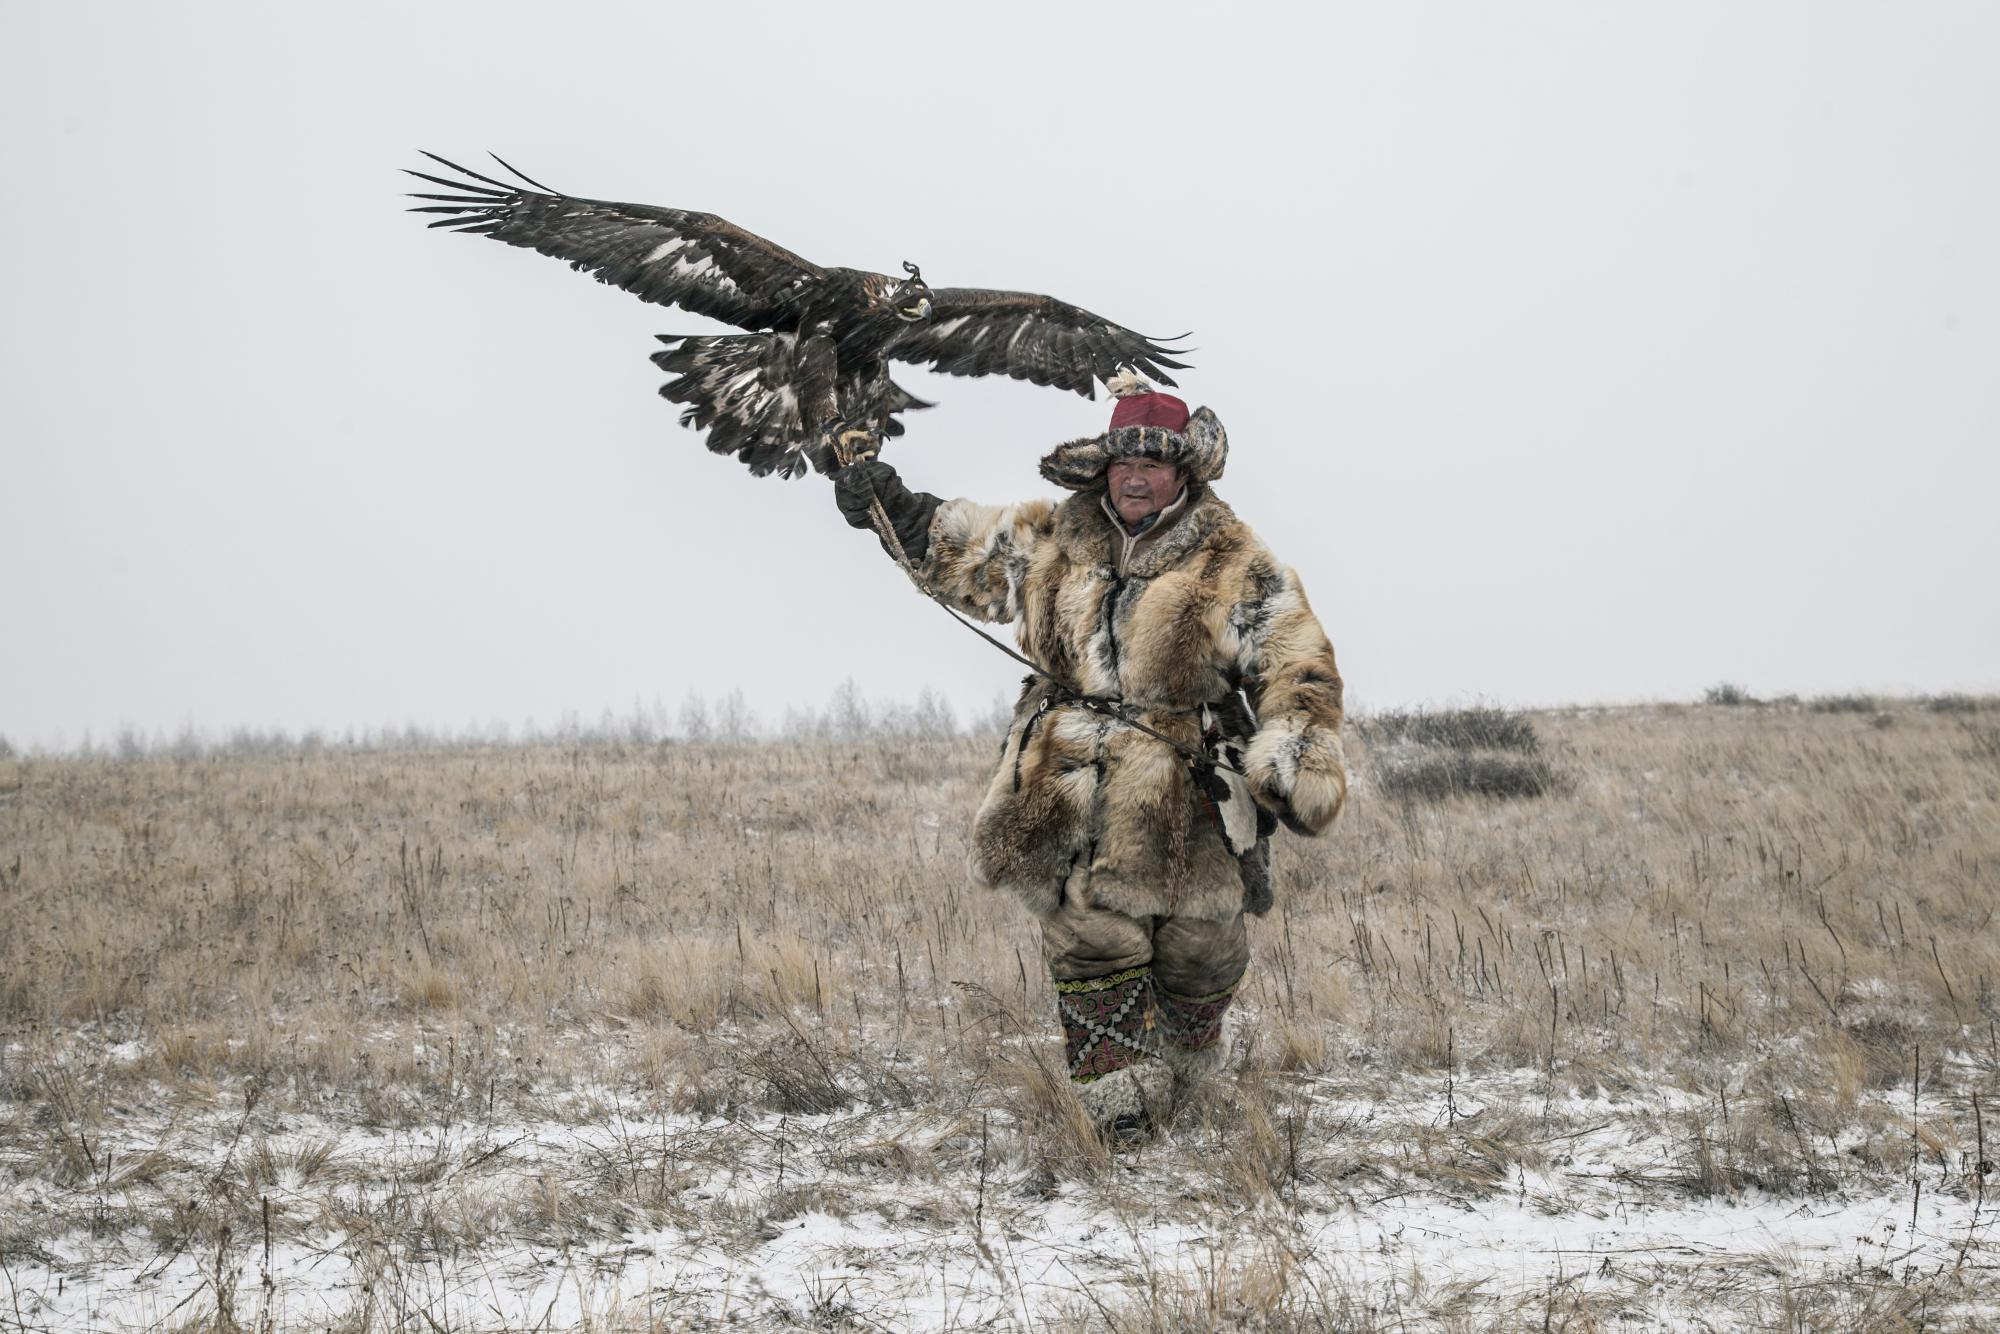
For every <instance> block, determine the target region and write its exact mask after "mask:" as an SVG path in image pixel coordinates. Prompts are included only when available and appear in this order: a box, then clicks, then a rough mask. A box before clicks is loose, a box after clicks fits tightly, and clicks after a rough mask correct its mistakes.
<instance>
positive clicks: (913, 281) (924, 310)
mask: <svg viewBox="0 0 2000 1334" xmlns="http://www.w3.org/2000/svg"><path fill="white" fill-rule="evenodd" d="M903 272H905V273H907V274H909V275H910V276H909V277H907V278H905V279H903V281H901V282H899V283H897V284H896V286H895V288H894V289H893V290H891V291H890V293H889V298H888V306H889V309H891V310H893V311H895V312H896V318H897V319H899V320H901V321H903V322H904V323H905V324H915V323H917V322H918V321H919V320H927V319H929V318H930V317H931V289H930V284H928V283H926V282H925V281H924V274H923V270H921V269H919V268H918V267H917V266H916V265H914V264H912V263H910V261H908V260H907V259H906V260H904V261H903Z"/></svg>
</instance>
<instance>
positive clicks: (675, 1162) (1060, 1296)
mask: <svg viewBox="0 0 2000 1334" xmlns="http://www.w3.org/2000/svg"><path fill="white" fill-rule="evenodd" d="M1260 1078H1261V1080H1262V1082H1261V1083H1259V1084H1257V1086H1256V1087H1255V1088H1252V1087H1249V1086H1248V1085H1247V1084H1245V1083H1243V1082H1240V1081H1239V1080H1238V1079H1237V1078H1235V1077H1228V1078H1224V1079H1223V1080H1221V1081H1219V1082H1218V1083H1217V1085H1216V1086H1215V1087H1214V1088H1213V1089H1212V1091H1211V1093H1210V1094H1209V1096H1208V1098H1207V1101H1206V1103H1205V1104H1204V1106H1202V1107H1198V1108H1196V1109H1195V1110H1194V1111H1192V1112H1191V1113H1190V1114H1189V1115H1188V1116H1187V1117H1185V1118H1183V1120H1182V1122H1180V1123H1179V1124H1177V1125H1176V1126H1175V1128H1174V1130H1173V1131H1172V1132H1171V1133H1170V1134H1169V1135H1168V1136H1166V1137H1165V1138H1164V1139H1163V1140H1162V1141H1160V1142H1158V1143H1155V1144H1152V1145H1149V1146H1146V1147H1143V1148H1140V1149H1136V1150H1133V1151H1129V1152H1126V1153H1122V1154H1120V1155H1118V1156H1117V1157H1116V1158H1114V1159H1111V1160H1109V1162H1108V1164H1107V1163H1102V1162H1100V1163H1099V1164H1098V1166H1097V1167H1096V1168H1095V1169H1094V1170H1079V1171H1076V1172H1065V1171H1055V1170H1051V1167H1050V1165H1049V1162H1048V1160H1047V1158H1046V1156H1045V1155H1041V1154H1038V1153H1037V1152H1036V1150H1035V1149H1034V1146H1033V1145H1032V1144H1031V1143H1030V1142H1029V1140H1028V1139H1027V1138H1025V1137H1024V1134H1023V1128H1022V1126H1021V1124H1020V1123H1019V1119H1018V1117H1017V1116H1016V1115H1015V1113H1014V1111H1012V1110H1010V1108H1009V1107H1008V1106H1007V1105H1006V1104H1005V1103H1004V1102H1002V1103H999V1104H997V1105H988V1106H981V1105H978V1103H977V1102H976V1101H968V1102H963V1103H960V1104H959V1105H956V1106H952V1107H935V1106H921V1105H906V1106H900V1107H881V1108H875V1109H870V1110H852V1111H846V1112H834V1113H820V1114H811V1115H783V1114H778V1113H775V1112H768V1111H757V1110H753V1109H750V1108H747V1107H744V1108H736V1109H732V1110H731V1111H730V1112H729V1113H728V1114H727V1115H722V1114H708V1115H703V1114H701V1113H700V1112H697V1111H682V1112H674V1111H671V1110H663V1104H662V1103H661V1101H660V1100H659V1099H658V1098H657V1097H654V1096H650V1095H648V1094H646V1093H645V1092H643V1091H642V1090H637V1089H618V1088H604V1087H597V1088H569V1089H555V1088H549V1089H545V1090H539V1091H537V1092H536V1094H535V1096H534V1099H532V1100H531V1101H535V1102H537V1103H538V1105H539V1107H540V1109H541V1114H540V1115H538V1116H532V1117H527V1116H513V1117H510V1116H506V1115H501V1116H497V1117H479V1118H472V1119H466V1120H460V1119H457V1118H456V1117H454V1118H453V1119H451V1120H448V1121H447V1120H441V1121H439V1122H437V1123H434V1124H414V1125H408V1126H404V1127H402V1128H398V1129H393V1130H391V1129H385V1128H372V1129H371V1128H367V1127H363V1126H358V1125H354V1124H343V1123H342V1122H341V1120H340V1119H339V1118H338V1117H330V1116H327V1115H323V1114H307V1113H302V1112H297V1111H283V1110H280V1111H263V1112H260V1111H256V1110H254V1109H253V1110H250V1111H246V1110H245V1109H244V1107H243V1106H242V1102H241V1100H240V1098H236V1097H235V1095H234V1094H233V1093H232V1092H231V1091H229V1090H220V1089H218V1090H215V1091H214V1096H213V1098H212V1099H211V1100H210V1102H209V1104H208V1105H207V1106H206V1107H203V1106H201V1105H199V1104H196V1103H191V1102H190V1101H189V1100H188V1099H187V1098H186V1096H185V1095H184V1093H183V1094H181V1095H177V1096H171V1097H170V1096H168V1093H167V1091H166V1090H161V1093H160V1097H159V1099H158V1101H157V1103H154V1104H151V1105H147V1104H144V1103H140V1102H129V1103H126V1104H123V1105H120V1106H118V1107H116V1108H113V1109H110V1110H109V1111H107V1113H106V1115H105V1117H104V1119H103V1120H102V1122H101V1123H100V1124H99V1126H98V1128H97V1137H96V1139H95V1141H94V1142H92V1143H90V1145H89V1147H88V1150H87V1153H86V1157H87V1158H88V1160H89V1161H90V1162H92V1163H94V1164H96V1170H95V1175H94V1176H93V1177H91V1179H89V1180H86V1181H75V1180H71V1181H67V1182H63V1181H58V1180H55V1179H53V1178H52V1175H51V1174H50V1173H49V1172H48V1171H46V1170H44V1171H42V1172H40V1173H38V1172H37V1171H35V1170H31V1169H32V1168H33V1166H34V1165H33V1164H31V1163H30V1162H29V1161H28V1160H27V1159H26V1158H25V1157H23V1156H21V1155H19V1154H18V1153H17V1154H15V1155H14V1157H13V1160H12V1161H11V1162H10V1163H8V1164H7V1166H8V1167H9V1168H10V1170H9V1171H8V1172H7V1173H6V1175H5V1177H4V1187H0V1214H4V1215H5V1216H7V1217H8V1218H9V1219H10V1220H11V1221H10V1222H9V1223H8V1224H7V1225H6V1226H7V1231H6V1235H7V1236H9V1237H10V1238H11V1239H12V1240H11V1241H10V1242H9V1244H8V1247H7V1252H6V1254H5V1257H4V1259H5V1265H4V1276H0V1327H4V1328H13V1327H18V1328H22V1329H148V1328H154V1327H158V1326H161V1325H163V1324H164V1325H167V1326H173V1325H175V1324H176V1323H177V1322H190V1321H193V1320H194V1319H195V1318H196V1317H201V1318H203V1319H213V1318H215V1317H216V1316H217V1315H218V1314H222V1315H225V1316H226V1317H227V1319H229V1320H234V1321H236V1322H240V1323H241V1324H242V1325H243V1326H245V1327H257V1326H260V1325H262V1326H267V1327H268V1326H274V1327H277V1328H321V1327H333V1326H347V1327H367V1328H412V1329H454V1330H459V1329H474V1328H496V1329H497V1328H525V1327H535V1328H543V1329H565V1328H573V1327H592V1328H634V1327H636V1328H647V1327H659V1328H686V1327H697V1328H699V1327H707V1326H714V1325H724V1324H735V1325H742V1326H745V1327H752V1328H756V1327H767V1326H773V1325H784V1324H788V1323H796V1324H800V1325H806V1326H814V1327H820V1328H856V1329H862V1328H881V1329H899V1330H900V1329H953V1328H987V1327H997V1328H1012V1327H1022V1328H1028V1327H1042V1326H1046V1325H1051V1324H1053V1325H1056V1326H1058V1327H1062V1326H1064V1325H1066V1324H1067V1325H1075V1326H1078V1327H1097V1326H1103V1327H1113V1328H1121V1329H1124V1328H1134V1327H1138V1328H1148V1327H1157V1328H1178V1327H1186V1326H1189V1325H1194V1326H1215V1325H1227V1324H1230V1323H1233V1322H1240V1323H1244V1324H1257V1323H1259V1322H1260V1321H1262V1322H1271V1321H1276V1322H1278V1323H1280V1324H1284V1325H1287V1326H1289V1325H1305V1326H1308V1327H1312V1326H1315V1325H1316V1324H1321V1323H1323V1324H1324V1325H1326V1326H1327V1327H1340V1328H1351V1327H1368V1326H1370V1325H1375V1324H1380V1325H1387V1326H1397V1325H1401V1324H1409V1323H1414V1324H1416V1325H1418V1326H1420V1327H1421V1326H1423V1325H1426V1324H1433V1323H1450V1322H1453V1321H1458V1322H1467V1321H1469V1322H1472V1323H1474V1324H1480V1323H1492V1322H1497V1323H1501V1324H1509V1323H1515V1322H1519V1323H1528V1322H1529V1321H1531V1320H1532V1321H1533V1322H1534V1323H1537V1324H1539V1323H1541V1322H1542V1320H1543V1319H1544V1318H1545V1317H1549V1318H1551V1319H1552V1320H1553V1321H1554V1322H1555V1323H1558V1324H1559V1323H1562V1322H1563V1321H1565V1320H1569V1319H1572V1318H1574V1317H1585V1318H1586V1319H1585V1323H1590V1324H1598V1325H1602V1324H1607V1323H1609V1324H1614V1325H1616V1327H1620V1328H1640V1329H1651V1328H1669V1329H1680V1328H1689V1329H1693V1328H1707V1327H1713V1326H1716V1325H1721V1326H1725V1327H1734V1326H1739V1325H1744V1324H1752V1325H1756V1324H1764V1323H1784V1321H1785V1320H1787V1319H1788V1318H1790V1317H1788V1316H1787V1315H1786V1314H1785V1313H1786V1312H1793V1313H1796V1314H1798V1315H1799V1316H1800V1320H1801V1323H1804V1324H1805V1325H1807V1326H1808V1327H1836V1326H1842V1325H1862V1324H1867V1323H1870V1322H1871V1317H1872V1315H1881V1316H1884V1317H1886V1316H1887V1315H1889V1314H1891V1313H1893V1314H1896V1315H1897V1316H1898V1318H1907V1319H1910V1320H1913V1321H1914V1320H1927V1321H1930V1322H1932V1323H1943V1324H1945V1325H1947V1326H1949V1325H1951V1324H1953V1323H1963V1324H1967V1325H1972V1326H1977V1325H1978V1324H1979V1323H1981V1322H1982V1320H1983V1319H1993V1318H2000V1305H1996V1304H1995V1294H1996V1292H2000V1231H1996V1227H1995V1222H1994V1217H1995V1214H1996V1212H2000V1182H1993V1183H1989V1185H1990V1186H1991V1188H1992V1193H1993V1194H1994V1196H1995V1197H1996V1198H1994V1199H1992V1200H1986V1201H1982V1199H1981V1192H1980V1189H1979V1187H1980V1184H1981V1178H1980V1175H1979V1173H1978V1171H1977V1165H1976V1164H1967V1163H1964V1162H1963V1161H1961V1160H1958V1159H1954V1158H1953V1157H1952V1156H1951V1154H1950V1153H1949V1152H1933V1151H1931V1150H1930V1149H1928V1148H1926V1147H1925V1146H1924V1143H1923V1141H1922V1131H1923V1127H1924V1125H1925V1123H1926V1122H1927V1120H1928V1119H1930V1118H1931V1117H1932V1116H1933V1114H1934V1113H1935V1112H1936V1111H1937V1108H1936V1107H1935V1106H1934V1105H1933V1104H1934V1103H1935V1100H1936V1099H1937V1098H1938V1097H1940V1096H1943V1095H1939V1094H1934V1093H1926V1094H1925V1095H1924V1098H1923V1099H1921V1100H1920V1101H1919V1103H1918V1104H1917V1105H1916V1106H1915V1107H1914V1108H1913V1107H1912V1105H1911V1101H1910V1096H1909V1094H1908V1092H1907V1091H1904V1092H1903V1093H1901V1094H1900V1095H1897V1094H1890V1093H1886V1092H1884V1093H1880V1094H1871V1095H1868V1097H1869V1098H1870V1100H1871V1105H1870V1106H1868V1107H1864V1108H1861V1109H1859V1110H1858V1111H1857V1115H1856V1117H1855V1124H1856V1126H1864V1125H1866V1124H1868V1123H1869V1122H1870V1118H1871V1116H1872V1117H1873V1119H1874V1123H1875V1124H1876V1125H1877V1126H1878V1127H1884V1126H1886V1127H1889V1128H1890V1131H1889V1132H1885V1133H1892V1132H1893V1128H1894V1126H1896V1125H1898V1124H1900V1125H1901V1126H1902V1127H1903V1132H1904V1133H1906V1134H1910V1135H1911V1139H1910V1143H1911V1146H1912V1148H1913V1150H1915V1151H1916V1152H1915V1154H1914V1165H1913V1166H1912V1164H1911V1163H1910V1162H1907V1161H1906V1162H1905V1163H1904V1165H1903V1167H1902V1168H1901V1169H1900V1170H1894V1171H1882V1170H1869V1169H1868V1168H1867V1167H1866V1166H1865V1165H1864V1163H1863V1162H1862V1158H1863V1154H1862V1152H1861V1144H1860V1141H1859V1138H1858V1137H1859V1136H1860V1135H1861V1133H1862V1132H1861V1131H1859V1130H1857V1131H1855V1132H1853V1135H1854V1136H1855V1137H1856V1138H1854V1140H1853V1142H1852V1143H1850V1142H1848V1141H1846V1140H1843V1139H1842V1137H1841V1136H1840V1135H1835V1136H1833V1137H1832V1138H1831V1140H1830V1141H1829V1142H1826V1143H1824V1144H1822V1145H1820V1146H1812V1145H1810V1144H1808V1143H1807V1142H1806V1139H1805V1136H1804V1135H1803V1134H1802V1135H1801V1139H1800V1151H1801V1153H1802V1154H1804V1155H1805V1156H1806V1158H1807V1159H1810V1160H1811V1161H1813V1162H1815V1163H1819V1164H1821V1170H1823V1173H1824V1175H1823V1176H1821V1177H1818V1178H1813V1177H1812V1176H1811V1175H1810V1173H1809V1174H1808V1176H1807V1179H1806V1187H1809V1188H1806V1187H1802V1188H1801V1189H1800V1190H1798V1191H1795V1192H1791V1193H1787V1194H1784V1195H1778V1194H1773V1193H1768V1192H1766V1191H1765V1190H1763V1189H1761V1188H1759V1187H1758V1186H1756V1185H1746V1184H1743V1183H1742V1182H1741V1181H1737V1182H1735V1183H1733V1184H1727V1185H1726V1186H1725V1187H1723V1188H1718V1187H1716V1186H1715V1185H1714V1184H1713V1183H1710V1184H1708V1185H1704V1183H1703V1181H1702V1179H1701V1177H1700V1174H1699V1171H1698V1166H1699V1161H1700V1154H1701V1153H1702V1152H1703V1151H1704V1150H1703V1145H1704V1144H1705V1143H1706V1140H1705V1138H1704V1137H1705V1136H1706V1135H1708V1134H1710V1133H1713V1134H1716V1135H1717V1136H1718V1137H1719V1136H1721V1135H1722V1134H1723V1133H1724V1132H1725V1128H1724V1127H1723V1126H1722V1124H1721V1122H1720V1121H1719V1120H1718V1117H1719V1116H1720V1115H1724V1114H1725V1113H1722V1112H1720V1111H1719V1109H1718V1108H1717V1107H1716V1106H1715V1105H1714V1103H1713V1101H1712V1100H1710V1099H1707V1098H1705V1097H1697V1096H1695V1095H1693V1094H1688V1093H1683V1092H1678V1091H1673V1090H1648V1091H1645V1092H1643V1093H1641V1092H1625V1093H1610V1092H1600V1093H1598V1094H1596V1095H1595V1096H1591V1097H1580V1096H1575V1095H1569V1096H1562V1097H1555V1098H1546V1097H1543V1096H1539V1095H1538V1094H1537V1092H1536V1079H1535V1077H1534V1076H1533V1074H1532V1073H1531V1072H1512V1073H1507V1074H1495V1075H1489V1076H1485V1077H1467V1078H1461V1079H1459V1080H1457V1081H1456V1082H1455V1084H1454V1086H1453V1088H1452V1089H1451V1090H1450V1092H1449V1094H1447V1093H1446V1091H1445V1090H1444V1089H1442V1088H1441V1087H1440V1085H1439V1082H1438V1081H1437V1080H1436V1079H1435V1078H1429V1079H1425V1080H1414V1079H1412V1080H1405V1081H1388V1082H1386V1083H1385V1082H1382V1081H1380V1080H1373V1081H1371V1080H1366V1079H1363V1078H1361V1077H1359V1076H1357V1077H1356V1078H1354V1079H1352V1080H1343V1079H1335V1078H1327V1077H1316V1078H1315V1077H1303V1076H1300V1077H1292V1078H1290V1079H1283V1078H1281V1077H1277V1076H1264V1077H1260ZM232 1099H234V1102H233V1105H232ZM517 1105H521V1104H519V1103H517ZM1734 1114H1735V1115H1738V1116H1741V1115H1743V1114H1744V1112H1743V1111H1742V1110H1740V1109H1739V1110H1737V1111H1736V1112H1735V1113H1734ZM1259 1127H1261V1130H1260V1129H1259ZM1260 1138H1261V1140H1262V1142H1263V1146H1264V1147H1263V1149H1261V1150H1259V1149H1257V1148H1256V1147H1255V1146H1254V1145H1252V1146H1251V1147H1248V1148H1246V1141H1249V1140H1258V1139H1260ZM1877 1138H1878V1140H1879V1138H1880V1136H1879V1135H1878V1137H1877ZM16 1142H20V1141H18V1140H17V1141H16ZM1967 1147H1969V1146H1967ZM1260 1152H1261V1153H1262V1155H1263V1156H1262V1157H1261V1158H1259V1156H1258V1155H1259V1153H1260ZM1844 1159H1845V1160H1848V1161H1846V1162H1843V1160H1844ZM50 1161H51V1160H49V1159H43V1160H41V1163H42V1167H43V1168H44V1169H46V1168H47V1167H48V1164H49V1162H50ZM1253 1167H1254V1168H1255V1169H1256V1171H1255V1172H1252V1171H1251V1168H1253ZM224 1197H226V1198H227V1201H228V1204H227V1207H226V1208H225V1207H223V1200H224ZM266 1209H268V1211H269V1212H268V1215H267V1214H266V1212H265V1211H266ZM211 1215H212V1216H217V1217H220V1216H224V1215H226V1216H228V1217H230V1218H232V1219H234V1220H235V1221H234V1222H233V1223H232V1225H231V1228H230V1231H229V1232H228V1233H227V1234H222V1233H220V1232H219V1231H218V1230H217V1229H216V1228H215V1227H212V1226H209V1227H204V1226H202V1225H201V1224H200V1221H199V1220H201V1219H202V1218H204V1217H208V1216H211ZM267 1216H268V1218H269V1219H270V1220H271V1222H270V1231H269V1239H268V1240H267V1235H266V1232H265V1227H264V1219H265V1218H266V1217H267ZM218 1323H226V1322H223V1321H218Z"/></svg>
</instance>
